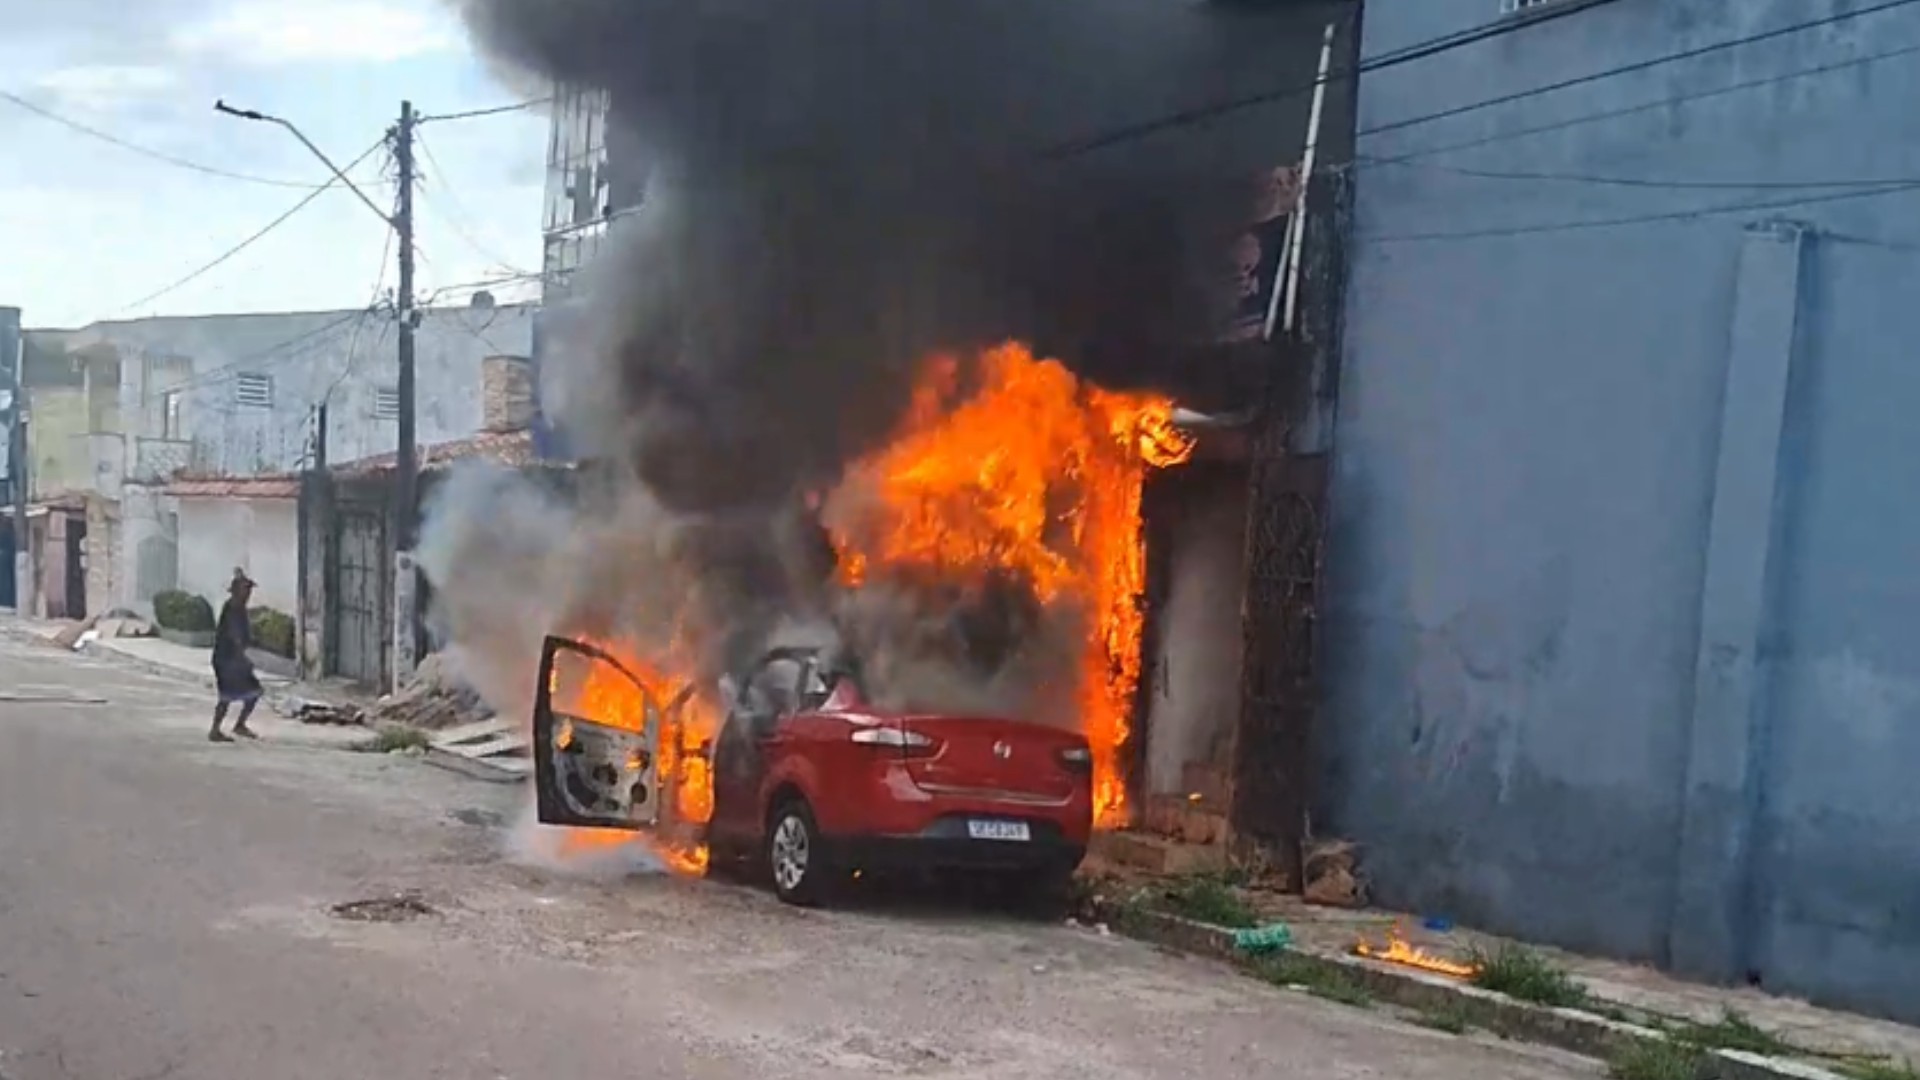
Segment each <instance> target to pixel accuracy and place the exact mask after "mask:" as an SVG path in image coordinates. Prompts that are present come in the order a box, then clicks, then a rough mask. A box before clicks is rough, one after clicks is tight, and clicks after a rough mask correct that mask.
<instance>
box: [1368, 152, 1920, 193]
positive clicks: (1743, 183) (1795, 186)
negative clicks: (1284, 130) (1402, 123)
mask: <svg viewBox="0 0 1920 1080" xmlns="http://www.w3.org/2000/svg"><path fill="white" fill-rule="evenodd" d="M1354 161H1355V162H1357V163H1359V164H1361V165H1391V166H1400V167H1404V168H1410V169H1423V170H1427V171H1431V172H1444V173H1452V174H1454V175H1456V176H1470V177H1474V178H1476V179H1481V180H1525V181H1536V182H1552V183H1568V184H1594V185H1598V186H1602V187H1630V188H1655V189H1659V190H1663V191H1694V190H1703V191H1727V190H1734V191H1740V190H1747V191H1752V190H1762V189H1768V188H1777V189H1788V190H1805V189H1807V188H1880V187H1886V186H1888V185H1890V184H1910V183H1920V177H1913V176H1893V177H1882V178H1880V179H1877V180H1863V179H1846V180H1661V179H1656V178H1653V177H1638V176H1589V175H1585V174H1582V173H1561V172H1529V171H1524V170H1521V171H1505V170H1499V169H1468V168H1462V167H1460V166H1455V165H1441V164H1439V163H1437V162H1430V161H1407V160H1403V159H1399V158H1375V157H1370V156H1368V155H1366V154H1357V155H1355V156H1354Z"/></svg>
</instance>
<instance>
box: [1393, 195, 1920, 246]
mask: <svg viewBox="0 0 1920 1080" xmlns="http://www.w3.org/2000/svg"><path fill="white" fill-rule="evenodd" d="M1914 190H1920V181H1906V182H1901V183H1895V184H1889V185H1887V186H1886V187H1882V188H1876V189H1873V190H1868V191H1841V192H1832V193H1828V194H1824V195H1806V196H1799V197H1795V198H1790V199H1774V200H1763V201H1759V202H1738V203H1725V204H1721V205H1717V206H1698V207H1691V208H1689V209H1685V210H1669V211H1663V212H1660V213H1655V214H1636V215H1629V216H1625V217H1612V218H1588V219H1585V220H1581V221H1559V222H1547V223H1543V224H1537V225H1510V226H1502V227H1498V228H1491V229H1463V230H1458V231H1454V232H1425V233H1401V234H1398V235H1394V234H1387V235H1383V236H1363V237H1360V238H1359V240H1360V242H1361V243H1366V244H1412V243H1423V242H1428V241H1434V240H1479V239H1485V238H1488V237H1498V236H1532V235H1535V234H1538V233H1556V232H1577V231H1581V230H1585V229H1609V228H1618V227H1622V226H1627V225H1646V224H1651V223H1654V222H1661V221H1683V220H1686V219H1688V218H1699V217H1714V216H1718V215H1721V214H1739V213H1745V212H1748V211H1756V210H1782V209H1786V208H1789V207H1796V206H1813V205H1816V204H1823V203H1836V202H1845V201H1847V200H1850V199H1872V198H1878V197H1880V196H1883V195H1898V194H1902V193H1905V192H1909V191H1914Z"/></svg>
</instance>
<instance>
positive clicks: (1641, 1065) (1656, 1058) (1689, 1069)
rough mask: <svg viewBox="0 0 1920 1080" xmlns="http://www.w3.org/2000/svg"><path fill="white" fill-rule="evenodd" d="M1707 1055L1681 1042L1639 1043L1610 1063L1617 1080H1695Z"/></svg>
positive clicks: (1610, 1072)
mask: <svg viewBox="0 0 1920 1080" xmlns="http://www.w3.org/2000/svg"><path fill="white" fill-rule="evenodd" d="M1705 1057H1706V1052H1705V1051H1703V1050H1701V1049H1700V1048H1699V1047H1697V1046H1687V1045H1684V1044H1681V1043H1674V1042H1663V1041H1648V1042H1636V1043H1634V1045H1633V1046H1632V1047H1630V1048H1628V1049H1627V1050H1625V1051H1623V1052H1621V1053H1620V1054H1617V1055H1615V1056H1614V1058H1613V1060H1611V1061H1609V1062H1607V1075H1609V1076H1612V1077H1613V1078H1614V1080H1694V1078H1695V1077H1697V1076H1699V1075H1700V1066H1701V1064H1702V1062H1703V1061H1704V1059H1705Z"/></svg>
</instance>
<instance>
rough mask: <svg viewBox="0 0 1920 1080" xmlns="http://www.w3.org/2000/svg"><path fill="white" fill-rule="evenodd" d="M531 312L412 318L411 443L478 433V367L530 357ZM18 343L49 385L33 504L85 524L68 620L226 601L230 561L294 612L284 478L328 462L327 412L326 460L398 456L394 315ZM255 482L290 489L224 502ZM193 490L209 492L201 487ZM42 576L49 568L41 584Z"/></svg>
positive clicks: (257, 319) (103, 331)
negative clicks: (154, 604) (58, 506)
mask: <svg viewBox="0 0 1920 1080" xmlns="http://www.w3.org/2000/svg"><path fill="white" fill-rule="evenodd" d="M533 311H534V309H533V308H532V307H529V306H501V307H492V306H475V307H466V308H444V309H428V310H423V311H422V312H421V322H420V325H419V327H418V329H417V331H416V342H417V345H416V350H415V356H416V370H417V378H418V382H417V388H418V405H417V409H418V418H419V419H418V431H419V439H420V442H421V444H422V445H429V446H430V445H433V444H435V443H444V442H451V441H454V440H459V439H463V438H468V437H471V436H473V435H475V434H477V433H479V432H480V431H482V430H483V428H484V427H485V426H486V424H487V422H488V416H489V414H490V413H491V412H493V411H497V407H498V406H497V403H490V402H489V399H488V394H487V392H486V386H487V385H488V381H487V379H486V378H485V370H486V368H487V365H488V363H489V361H490V360H493V361H494V362H495V363H497V362H498V361H499V359H500V358H521V357H525V356H526V355H528V353H529V351H530V349H531V338H532V324H533ZM27 340H28V344H29V350H30V354H31V355H32V356H34V357H36V358H37V360H38V363H39V367H40V368H44V369H45V371H44V374H43V377H42V379H41V381H43V382H45V383H46V386H45V389H44V391H43V397H44V398H45V400H44V401H42V402H41V403H39V404H38V405H37V406H36V408H45V409H46V410H47V415H46V423H45V424H44V425H42V424H40V423H35V424H33V425H31V427H30V440H31V443H32V460H33V462H34V463H35V464H36V465H37V466H38V473H37V474H36V475H37V476H38V477H39V478H40V480H41V481H43V482H45V483H54V482H56V481H57V482H58V484H59V485H60V489H59V490H58V491H54V490H51V489H47V490H46V491H45V495H46V497H47V498H48V499H49V500H51V499H56V498H57V499H65V500H67V501H68V502H73V501H74V500H76V499H77V500H79V501H78V502H77V503H75V504H74V506H71V507H68V508H67V509H66V510H65V511H63V512H65V513H67V514H68V515H69V516H71V517H74V518H76V519H78V520H79V521H80V522H83V523H84V527H83V528H78V527H73V526H70V527H69V528H68V529H67V531H66V535H67V536H68V537H69V538H70V540H71V541H72V543H74V544H81V543H82V541H83V548H82V549H83V550H84V559H83V560H82V562H83V565H84V575H83V577H84V580H85V589H84V591H85V594H86V599H85V603H84V604H81V603H78V602H77V601H74V602H69V603H67V604H66V605H65V607H64V610H65V611H67V612H73V611H82V610H84V611H90V612H99V611H105V610H108V609H110V608H113V607H127V608H133V609H136V610H139V609H143V608H144V607H145V606H146V604H147V603H148V602H150V601H151V599H152V597H153V594H154V593H155V592H157V591H160V590H163V589H171V588H192V589H194V590H195V591H197V592H202V593H205V592H206V591H207V590H209V589H215V587H216V586H220V587H223V586H224V582H225V580H226V577H227V576H228V575H230V574H231V573H232V570H233V566H234V565H236V564H241V563H244V564H246V565H248V567H249V570H250V572H251V573H252V574H253V575H254V577H255V578H256V579H257V580H259V581H260V583H261V586H262V595H263V596H272V597H279V598H280V599H281V600H282V601H285V602H286V603H287V604H288V607H287V608H286V610H291V609H292V604H293V602H294V601H295V600H296V599H297V596H298V583H297V574H296V568H295V565H296V561H297V560H296V558H295V546H296V543H297V537H298V532H297V530H296V529H295V528H294V527H293V522H292V517H291V515H292V507H293V505H294V500H293V495H294V494H295V486H294V485H293V484H292V477H293V476H294V475H295V474H296V473H297V472H298V471H300V470H302V469H304V468H307V467H309V466H311V465H312V464H313V463H314V462H315V459H316V455H318V454H320V453H321V452H322V449H323V446H322V443H321V441H320V439H319V435H320V434H321V430H320V427H319V419H320V416H321V414H322V407H323V406H324V414H325V417H326V426H325V441H324V453H325V454H326V456H327V457H328V458H329V459H330V460H333V461H342V460H352V459H357V458H368V457H373V456H377V455H380V454H391V453H393V451H394V448H395V446H396V440H397V438H398V410H399V395H398V392H397V391H398V386H397V383H398V368H397V364H398V360H397V355H396V348H395V342H394V333H393V323H392V319H391V317H390V316H385V315H381V314H378V313H373V312H359V311H337V312H315V313H296V314H264V315H210V316H193V317H164V318H149V319H137V320H130V321H125V322H108V323H98V324H94V325H92V326H88V327H85V328H82V329H80V330H71V331H30V332H29V333H28V335H27ZM56 375H57V376H58V378H56V377H55V376H56ZM496 381H497V380H496ZM495 396H498V395H497V394H496V395H495ZM30 397H31V395H30ZM249 480H255V481H267V482H269V484H270V485H271V484H272V483H278V484H279V486H280V488H284V489H285V490H279V489H276V490H275V491H274V492H273V493H271V494H269V495H262V494H261V493H260V492H259V491H256V490H251V489H249V490H245V491H242V490H239V489H237V488H234V489H231V490H229V488H230V487H231V484H230V483H228V482H232V481H249ZM201 481H213V482H214V483H213V484H212V486H211V487H208V486H205V485H204V484H202V485H201V486H195V483H197V482H201ZM183 482H186V486H185V487H182V486H181V485H182V483H183ZM222 484H228V486H226V487H223V486H222ZM36 490H39V489H38V488H37V489H36ZM229 504H231V505H229ZM242 504H245V505H242ZM62 505H63V506H65V505H67V504H66V503H63V504H62ZM50 512H51V508H50ZM283 549H284V550H283ZM73 561H74V559H73V558H69V559H68V562H69V563H72V562H73ZM50 565H51V563H50V562H44V561H43V565H42V568H41V569H42V573H43V576H44V575H45V574H46V573H51V571H49V570H48V569H47V567H48V566H50ZM263 574H264V575H267V576H265V577H263V576H262V575H263ZM269 578H271V579H272V580H269ZM55 584H57V583H55ZM76 591H77V589H76ZM215 591H216V592H217V589H215ZM209 598H210V599H217V595H216V596H210V597H209Z"/></svg>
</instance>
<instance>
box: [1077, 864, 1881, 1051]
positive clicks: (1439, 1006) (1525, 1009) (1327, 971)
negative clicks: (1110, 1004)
mask: <svg viewBox="0 0 1920 1080" xmlns="http://www.w3.org/2000/svg"><path fill="white" fill-rule="evenodd" d="M1093 914H1094V916H1095V917H1096V918H1099V919H1101V920H1104V921H1105V922H1106V923H1107V924H1108V925H1109V926H1111V927H1113V929H1115V930H1116V931H1118V932H1120V933H1123V934H1126V935H1127V936H1129V937H1134V938H1138V939H1140V940H1142V941H1147V942H1150V943H1152V944H1155V945H1161V946H1165V947H1167V948H1171V949H1177V950H1179V951H1182V952H1188V953H1194V954H1197V955H1200V956H1207V957H1211V958H1213V959H1216V960H1224V961H1226V962H1227V963H1230V964H1232V965H1234V966H1235V967H1238V968H1241V969H1243V970H1245V969H1250V968H1251V967H1252V958H1250V957H1248V956H1246V955H1245V954H1244V953H1241V952H1240V951H1239V950H1238V949H1236V948H1234V944H1233V936H1234V935H1233V931H1231V930H1226V929H1223V928H1221V927H1217V926H1211V925H1208V924H1206V923H1199V922H1194V921H1193V920H1191V919H1183V918H1180V917H1179V916H1177V915H1167V914H1163V913H1161V912H1155V911H1143V910H1141V909H1140V908H1138V907H1136V906H1130V905H1124V904H1118V903H1114V902H1112V901H1107V900H1095V901H1094V903H1093ZM1286 955H1287V956H1288V957H1289V958H1291V959H1292V960H1293V962H1295V963H1298V964H1302V965H1306V966H1307V967H1308V968H1309V969H1311V970H1314V971H1316V972H1317V973H1319V974H1322V975H1326V976H1330V977H1335V978H1342V979H1346V980H1348V981H1351V982H1353V983H1357V984H1358V985H1360V986H1362V987H1364V988H1365V989H1366V991H1367V993H1368V994H1370V995H1372V996H1373V997H1374V998H1376V999H1378V1000H1380V1001H1384V1002H1386V1003H1388V1004H1391V1005H1397V1006H1400V1007H1401V1008H1406V1009H1415V1010H1419V1011H1421V1012H1440V1011H1447V1012H1451V1013H1453V1014H1456V1015H1458V1016H1460V1017H1461V1018H1462V1019H1464V1020H1465V1021H1466V1022H1467V1023H1469V1024H1471V1025H1472V1026H1474V1027H1477V1028H1481V1029H1483V1030H1486V1031H1489V1032H1492V1033H1493V1034H1495V1035H1499V1036H1502V1037H1504V1038H1509V1039H1514V1040H1518V1041H1522V1042H1532V1043H1540V1044H1543V1045H1546V1046H1553V1047H1557V1048H1559V1049H1562V1050H1568V1051H1572V1052H1573V1053H1576V1054H1582V1055H1585V1056H1587V1057H1594V1058H1602V1059H1610V1058H1614V1057H1617V1056H1619V1055H1621V1054H1624V1053H1627V1052H1629V1051H1632V1050H1635V1049H1640V1048H1643V1047H1659V1046H1663V1045H1666V1044H1668V1043H1669V1042H1670V1041H1671V1040H1669V1039H1668V1037H1667V1036H1666V1035H1665V1034H1664V1033H1662V1032H1659V1031H1655V1030H1654V1029H1652V1028H1646V1027H1641V1026H1639V1025H1637V1024H1630V1023H1624V1022H1621V1021H1617V1020H1610V1019H1608V1018H1606V1017H1604V1016H1599V1015H1597V1014H1594V1013H1589V1012H1583V1011H1581V1010H1578V1009H1557V1008H1550V1007H1548V1006H1545V1005H1535V1004H1533V1003H1531V1002H1526V1001H1520V1000H1517V999H1514V998H1510V997H1507V996H1505V995H1503V994H1496V993H1493V992H1492V991H1489V990H1482V989H1480V988H1479V987H1477V986H1469V985H1467V984H1465V983H1461V982H1458V981H1455V980H1453V979H1448V978H1445V977H1443V976H1439V975H1430V974H1427V973H1425V972H1421V971H1415V970H1413V969H1401V968H1396V967H1393V966H1390V965H1386V964H1379V963H1374V962H1371V961H1368V960H1362V959H1360V958H1359V957H1354V956H1346V955H1342V954H1338V953H1328V952H1324V951H1318V950H1307V949H1298V948H1295V949H1290V950H1288V951H1287V953H1286ZM1699 1080H1846V1077H1844V1076H1842V1075H1841V1074H1839V1073H1836V1072H1833V1071H1832V1070H1829V1069H1825V1068H1822V1067H1820V1066H1818V1065H1814V1064H1811V1063H1809V1062H1806V1061H1803V1060H1798V1059H1789V1058H1773V1057H1766V1056H1763V1055H1760V1054H1750V1053H1746V1052H1744V1051H1738V1050H1711V1051H1707V1052H1706V1053H1705V1055H1704V1057H1703V1060H1702V1064H1701V1069H1700V1073H1699Z"/></svg>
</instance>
